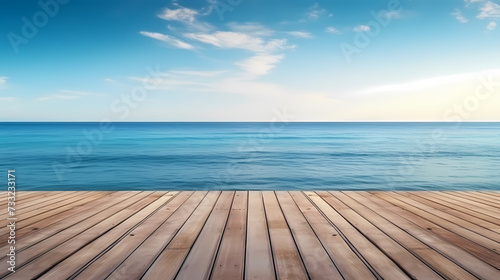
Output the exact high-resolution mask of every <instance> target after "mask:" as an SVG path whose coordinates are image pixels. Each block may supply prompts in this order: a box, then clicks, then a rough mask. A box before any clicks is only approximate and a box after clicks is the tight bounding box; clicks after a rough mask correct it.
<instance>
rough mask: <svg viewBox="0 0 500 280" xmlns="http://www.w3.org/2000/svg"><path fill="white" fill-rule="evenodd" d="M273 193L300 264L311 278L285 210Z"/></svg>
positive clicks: (274, 193)
mask: <svg viewBox="0 0 500 280" xmlns="http://www.w3.org/2000/svg"><path fill="white" fill-rule="evenodd" d="M273 195H274V197H275V198H276V203H278V206H279V207H280V210H281V215H283V219H284V220H285V223H286V226H287V228H288V231H289V232H290V235H291V236H292V240H293V244H295V248H296V249H297V253H298V254H299V257H300V261H301V262H302V265H303V266H304V270H305V271H306V274H307V277H309V279H311V275H310V274H309V271H308V270H307V266H306V263H305V262H304V258H303V257H302V254H301V253H300V249H299V246H298V245H297V240H296V237H295V235H294V234H293V231H292V229H291V228H290V224H289V223H288V220H287V219H286V215H285V212H284V211H283V207H281V203H280V201H279V199H278V195H277V194H276V191H273Z"/></svg>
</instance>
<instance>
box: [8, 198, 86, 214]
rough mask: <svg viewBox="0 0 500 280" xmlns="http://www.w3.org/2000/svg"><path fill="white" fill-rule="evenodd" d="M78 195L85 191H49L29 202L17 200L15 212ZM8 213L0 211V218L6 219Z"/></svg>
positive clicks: (19, 212) (34, 208) (25, 211)
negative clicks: (0, 212) (47, 193)
mask: <svg viewBox="0 0 500 280" xmlns="http://www.w3.org/2000/svg"><path fill="white" fill-rule="evenodd" d="M78 195H85V193H80V192H57V193H50V194H49V195H45V196H42V197H37V198H36V199H33V200H32V201H29V202H21V201H17V202H16V214H17V215H18V216H19V215H21V214H24V213H27V212H30V211H32V210H36V209H39V208H42V207H44V206H47V205H50V204H53V203H57V202H60V201H64V199H65V198H70V197H71V196H78ZM7 217H8V214H7V213H2V214H1V215H0V219H2V220H3V219H7Z"/></svg>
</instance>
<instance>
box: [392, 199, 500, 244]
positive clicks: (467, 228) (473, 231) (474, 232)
mask: <svg viewBox="0 0 500 280" xmlns="http://www.w3.org/2000/svg"><path fill="white" fill-rule="evenodd" d="M391 193H393V194H395V196H394V195H391V197H392V198H394V199H396V200H398V201H400V202H401V203H404V204H408V203H406V202H404V201H403V200H401V199H400V196H402V195H400V194H397V193H394V192H390V193H389V195H390V194H391ZM407 198H408V199H410V200H413V201H415V202H418V201H416V200H414V199H412V198H409V197H407ZM410 206H411V207H414V208H417V209H419V210H420V211H423V212H425V213H428V214H429V215H431V216H435V217H437V218H439V219H443V220H445V221H447V222H449V223H452V224H454V225H456V226H458V227H461V228H463V229H465V230H467V231H470V232H471V233H473V234H476V235H479V236H482V237H484V238H486V239H489V240H491V241H493V242H496V243H500V242H499V241H498V240H495V239H492V238H491V237H488V236H485V235H483V234H481V233H479V232H477V231H475V230H473V229H472V228H469V227H464V226H461V225H459V224H457V223H456V222H453V221H450V220H448V219H445V218H443V217H439V216H438V215H436V214H433V213H432V212H429V211H427V210H424V209H422V208H420V207H418V206H414V205H410ZM431 208H433V207H431ZM433 209H434V208H433ZM435 210H436V211H439V212H444V211H440V210H438V209H435ZM407 211H408V210H407ZM410 212H411V213H414V214H415V215H417V216H419V217H421V218H422V219H425V220H427V221H429V222H431V223H433V222H432V221H430V220H429V219H426V218H424V217H422V216H421V215H419V214H417V213H415V212H413V211H410ZM445 213H446V212H445ZM447 214H448V215H450V216H453V217H455V218H457V220H461V221H465V222H467V223H470V224H473V225H476V224H475V223H472V222H469V221H466V220H464V219H461V218H459V217H456V216H455V215H452V214H449V213H447ZM410 222H411V221H410ZM434 224H435V223H434ZM417 226H418V225H417ZM476 226H477V225H476ZM441 227H443V226H441ZM443 228H445V227H443ZM445 229H447V228H445ZM487 230H488V231H490V232H491V233H493V234H497V235H498V236H499V237H500V234H499V233H497V232H494V231H492V230H489V229H487ZM459 235H460V236H462V235H461V234H459ZM462 237H463V238H465V239H468V240H469V241H471V242H474V243H477V242H475V241H473V240H470V239H469V238H467V237H465V236H462ZM478 245H481V244H478ZM481 246H482V245H481ZM483 247H484V246H483ZM496 253H497V254H499V253H498V252H496Z"/></svg>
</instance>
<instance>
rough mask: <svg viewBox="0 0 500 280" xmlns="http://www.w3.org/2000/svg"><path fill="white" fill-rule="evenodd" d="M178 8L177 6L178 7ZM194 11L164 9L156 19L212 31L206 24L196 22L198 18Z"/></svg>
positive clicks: (181, 8) (182, 8) (180, 8)
mask: <svg viewBox="0 0 500 280" xmlns="http://www.w3.org/2000/svg"><path fill="white" fill-rule="evenodd" d="M178 6H179V5H178ZM199 15H200V13H198V12H197V11H195V10H192V9H188V8H184V7H181V6H179V9H168V8H167V9H165V10H163V12H162V13H161V14H159V15H158V17H160V18H162V19H164V20H168V21H177V22H181V23H183V24H185V25H187V26H189V27H192V28H195V29H198V30H203V31H207V30H210V29H212V26H211V25H210V24H208V23H202V22H199V21H197V20H196V17H197V16H199Z"/></svg>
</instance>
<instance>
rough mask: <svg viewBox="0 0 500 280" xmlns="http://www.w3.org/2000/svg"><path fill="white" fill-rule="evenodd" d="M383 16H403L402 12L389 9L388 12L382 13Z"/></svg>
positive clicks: (386, 17)
mask: <svg viewBox="0 0 500 280" xmlns="http://www.w3.org/2000/svg"><path fill="white" fill-rule="evenodd" d="M382 17H383V18H385V19H398V18H401V12H398V11H387V12H385V13H383V14H382Z"/></svg>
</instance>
